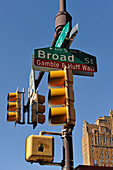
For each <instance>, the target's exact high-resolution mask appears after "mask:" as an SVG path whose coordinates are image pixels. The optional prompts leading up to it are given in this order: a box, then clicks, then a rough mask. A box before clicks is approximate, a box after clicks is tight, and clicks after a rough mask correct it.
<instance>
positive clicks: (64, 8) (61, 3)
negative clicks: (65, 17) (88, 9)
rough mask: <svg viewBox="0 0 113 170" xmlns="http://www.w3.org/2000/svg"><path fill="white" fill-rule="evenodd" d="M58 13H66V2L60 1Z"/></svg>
mask: <svg viewBox="0 0 113 170" xmlns="http://www.w3.org/2000/svg"><path fill="white" fill-rule="evenodd" d="M60 11H66V0H60Z"/></svg>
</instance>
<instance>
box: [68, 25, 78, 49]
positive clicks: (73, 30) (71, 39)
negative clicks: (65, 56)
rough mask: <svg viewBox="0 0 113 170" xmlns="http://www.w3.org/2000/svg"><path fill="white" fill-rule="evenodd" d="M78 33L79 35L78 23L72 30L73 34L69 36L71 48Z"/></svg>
mask: <svg viewBox="0 0 113 170" xmlns="http://www.w3.org/2000/svg"><path fill="white" fill-rule="evenodd" d="M77 33H78V23H77V24H76V25H75V26H74V27H73V29H72V30H71V32H70V34H69V47H70V45H71V44H72V42H73V40H74V38H75V36H76V35H77Z"/></svg>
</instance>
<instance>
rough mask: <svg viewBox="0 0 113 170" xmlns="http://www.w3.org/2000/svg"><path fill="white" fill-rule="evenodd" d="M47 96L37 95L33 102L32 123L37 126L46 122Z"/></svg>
mask: <svg viewBox="0 0 113 170" xmlns="http://www.w3.org/2000/svg"><path fill="white" fill-rule="evenodd" d="M43 103H45V96H42V95H39V94H37V97H36V99H35V100H34V101H33V102H32V115H31V121H32V122H33V123H34V124H36V125H37V123H41V124H43V123H44V122H45V115H43V113H44V112H45V106H44V105H43Z"/></svg>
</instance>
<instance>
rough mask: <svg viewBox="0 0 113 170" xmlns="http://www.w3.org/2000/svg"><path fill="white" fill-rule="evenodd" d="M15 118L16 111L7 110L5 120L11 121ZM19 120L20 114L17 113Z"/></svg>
mask: <svg viewBox="0 0 113 170" xmlns="http://www.w3.org/2000/svg"><path fill="white" fill-rule="evenodd" d="M16 119H17V112H8V113H7V121H8V122H13V121H16ZM19 120H21V114H19Z"/></svg>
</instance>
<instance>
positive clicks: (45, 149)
mask: <svg viewBox="0 0 113 170" xmlns="http://www.w3.org/2000/svg"><path fill="white" fill-rule="evenodd" d="M25 159H26V161H28V162H31V163H32V162H40V161H42V162H53V159H54V138H53V137H51V136H43V135H31V136H29V137H27V139H26V152H25Z"/></svg>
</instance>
